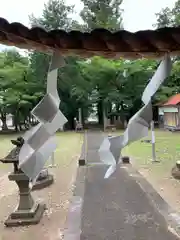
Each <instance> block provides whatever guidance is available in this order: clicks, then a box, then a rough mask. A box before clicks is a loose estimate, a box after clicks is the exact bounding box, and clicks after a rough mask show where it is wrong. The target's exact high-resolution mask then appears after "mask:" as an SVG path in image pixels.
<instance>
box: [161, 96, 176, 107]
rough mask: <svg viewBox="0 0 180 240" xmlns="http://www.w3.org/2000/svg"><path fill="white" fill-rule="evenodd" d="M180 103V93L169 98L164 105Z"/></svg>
mask: <svg viewBox="0 0 180 240" xmlns="http://www.w3.org/2000/svg"><path fill="white" fill-rule="evenodd" d="M179 103H180V93H179V94H176V95H174V96H172V97H170V98H169V100H168V101H167V102H166V103H164V105H163V106H175V105H177V104H179Z"/></svg>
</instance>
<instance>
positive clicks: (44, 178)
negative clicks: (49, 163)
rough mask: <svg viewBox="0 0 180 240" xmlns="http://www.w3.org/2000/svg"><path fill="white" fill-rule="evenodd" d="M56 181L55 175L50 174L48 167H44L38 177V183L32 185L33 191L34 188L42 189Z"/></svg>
mask: <svg viewBox="0 0 180 240" xmlns="http://www.w3.org/2000/svg"><path fill="white" fill-rule="evenodd" d="M53 182H54V177H53V175H52V174H49V172H48V169H46V168H45V169H43V170H42V171H41V172H40V174H39V176H38V178H37V181H36V183H35V184H34V186H33V187H32V191H34V190H40V189H43V188H45V187H48V186H50V185H51V184H52V183H53Z"/></svg>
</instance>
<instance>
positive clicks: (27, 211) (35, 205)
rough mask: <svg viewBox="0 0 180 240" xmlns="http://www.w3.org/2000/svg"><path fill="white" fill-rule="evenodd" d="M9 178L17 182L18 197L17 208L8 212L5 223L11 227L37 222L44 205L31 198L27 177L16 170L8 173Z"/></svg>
mask: <svg viewBox="0 0 180 240" xmlns="http://www.w3.org/2000/svg"><path fill="white" fill-rule="evenodd" d="M9 180H10V181H15V182H16V183H17V185H18V188H19V197H20V199H19V204H18V207H17V209H16V210H15V211H14V212H13V213H11V214H10V216H9V217H8V219H7V220H6V221H5V225H6V226H7V227H13V226H22V225H32V224H37V223H39V221H40V219H41V217H42V215H43V213H44V210H45V208H46V206H45V204H44V203H40V202H35V201H34V200H33V198H32V195H31V190H30V188H29V179H28V177H27V176H26V175H25V174H24V173H23V172H16V173H11V174H10V175H9Z"/></svg>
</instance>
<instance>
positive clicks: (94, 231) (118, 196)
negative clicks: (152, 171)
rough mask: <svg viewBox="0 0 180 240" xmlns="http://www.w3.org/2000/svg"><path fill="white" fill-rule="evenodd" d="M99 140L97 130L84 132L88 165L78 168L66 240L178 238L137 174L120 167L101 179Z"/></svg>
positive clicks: (100, 135)
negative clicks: (139, 181)
mask: <svg viewBox="0 0 180 240" xmlns="http://www.w3.org/2000/svg"><path fill="white" fill-rule="evenodd" d="M102 139H103V136H102V134H100V132H89V133H88V135H87V149H88V152H87V167H83V168H81V169H79V173H78V174H79V176H77V186H76V189H75V192H74V199H75V200H76V204H74V205H73V202H72V206H71V209H70V214H69V218H68V219H69V220H68V221H69V225H68V229H67V230H66V232H65V240H70V239H73V240H121V239H122V240H152V239H153V240H156V239H157V240H176V239H179V238H178V236H177V235H176V234H174V232H173V231H170V230H169V229H170V228H169V226H168V223H167V221H166V220H165V218H164V217H163V215H162V214H161V213H160V211H159V210H158V209H157V208H156V207H155V204H153V202H152V199H150V198H149V196H148V194H147V193H146V191H144V190H143V188H142V187H141V185H140V184H139V183H138V181H136V175H134V176H135V177H133V174H130V173H129V172H128V171H127V169H126V168H125V167H124V166H120V167H119V168H118V169H117V171H116V172H115V173H114V174H113V175H112V176H111V177H110V178H109V179H104V178H103V177H104V173H105V171H106V169H107V166H104V165H103V164H100V160H99V156H98V152H97V151H98V148H99V145H100V143H101V141H102ZM80 176H81V177H80ZM78 178H79V179H78ZM137 178H138V174H137ZM80 179H81V180H80ZM153 191H154V190H153ZM153 191H152V189H151V193H152V192H153ZM156 194H157V193H156ZM78 199H79V200H78ZM77 202H78V204H77Z"/></svg>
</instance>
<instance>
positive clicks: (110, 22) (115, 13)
mask: <svg viewBox="0 0 180 240" xmlns="http://www.w3.org/2000/svg"><path fill="white" fill-rule="evenodd" d="M82 2H83V4H84V8H83V10H82V11H81V13H80V16H81V18H82V19H83V21H84V23H85V28H86V29H87V30H92V29H95V28H106V29H108V30H111V31H116V30H119V29H122V28H123V25H122V9H121V8H120V5H121V3H122V0H82Z"/></svg>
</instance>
